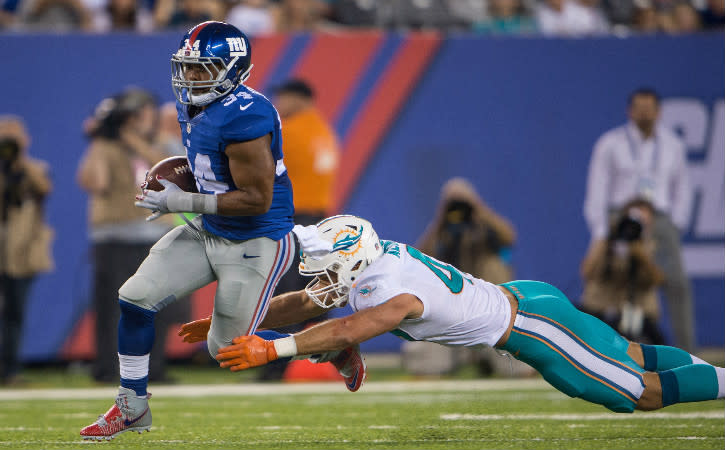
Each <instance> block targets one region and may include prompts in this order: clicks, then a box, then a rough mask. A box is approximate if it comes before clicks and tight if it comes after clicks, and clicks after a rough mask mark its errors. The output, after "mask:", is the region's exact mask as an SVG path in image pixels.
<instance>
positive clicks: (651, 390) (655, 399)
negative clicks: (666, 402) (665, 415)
mask: <svg viewBox="0 0 725 450" xmlns="http://www.w3.org/2000/svg"><path fill="white" fill-rule="evenodd" d="M642 379H644V391H642V395H641V396H640V397H639V400H637V409H639V410H640V411H653V410H655V409H660V408H662V385H661V384H660V377H659V375H657V374H656V373H654V372H645V373H643V374H642Z"/></svg>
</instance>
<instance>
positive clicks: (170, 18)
mask: <svg viewBox="0 0 725 450" xmlns="http://www.w3.org/2000/svg"><path fill="white" fill-rule="evenodd" d="M222 17H224V5H223V3H222V2H220V1H218V0H178V1H177V0H157V1H156V5H155V7H154V22H155V23H156V27H157V28H159V29H161V28H172V29H189V28H191V27H193V26H195V25H197V24H199V23H201V22H206V21H208V20H219V19H221V18H222Z"/></svg>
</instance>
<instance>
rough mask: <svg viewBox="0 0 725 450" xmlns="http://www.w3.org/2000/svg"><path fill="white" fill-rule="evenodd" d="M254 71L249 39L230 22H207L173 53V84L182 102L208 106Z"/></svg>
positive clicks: (177, 97) (195, 29)
mask: <svg viewBox="0 0 725 450" xmlns="http://www.w3.org/2000/svg"><path fill="white" fill-rule="evenodd" d="M250 70H252V47H251V46H250V45H249V38H247V36H246V35H245V34H244V33H242V32H241V31H239V30H238V29H237V28H236V27H234V26H232V25H229V24H228V23H224V22H211V21H210V22H203V23H200V24H199V25H196V26H195V27H193V28H192V29H190V30H189V31H188V32H187V33H186V34H185V35H184V37H183V38H182V39H181V44H180V45H179V49H178V50H177V51H176V53H174V54H173V55H172V56H171V86H172V88H173V89H174V94H175V95H176V99H177V100H179V101H180V102H181V103H184V104H191V105H195V106H204V105H208V104H209V103H211V102H213V101H214V100H216V99H218V98H220V97H223V96H225V95H226V94H228V93H229V92H230V91H231V90H232V89H234V88H236V87H237V86H238V85H239V84H240V83H243V82H244V81H245V80H246V79H247V78H248V77H249V71H250Z"/></svg>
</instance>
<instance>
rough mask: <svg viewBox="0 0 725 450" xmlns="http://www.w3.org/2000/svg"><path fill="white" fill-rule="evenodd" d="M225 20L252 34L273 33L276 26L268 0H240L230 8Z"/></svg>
mask: <svg viewBox="0 0 725 450" xmlns="http://www.w3.org/2000/svg"><path fill="white" fill-rule="evenodd" d="M224 21H225V22H227V23H228V24H231V25H234V26H235V27H237V28H239V29H240V30H244V32H245V33H247V35H250V36H255V35H258V34H265V33H272V32H273V31H274V28H275V22H274V21H275V18H274V14H273V13H272V7H271V5H270V3H269V1H268V0H240V1H238V2H236V4H234V5H233V6H232V7H231V8H230V9H229V11H228V12H227V15H226V19H225V20H224Z"/></svg>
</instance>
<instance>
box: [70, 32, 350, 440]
mask: <svg viewBox="0 0 725 450" xmlns="http://www.w3.org/2000/svg"><path fill="white" fill-rule="evenodd" d="M251 56H252V49H251V47H250V43H249V39H248V38H247V36H246V35H245V34H244V33H242V32H241V31H240V30H238V29H237V28H235V27H234V26H232V25H229V24H226V23H222V22H204V23H201V24H199V25H197V26H195V27H193V28H192V29H190V30H189V32H188V33H187V34H186V35H185V36H184V37H183V39H182V41H181V44H180V46H179V48H178V50H177V51H176V53H174V54H173V56H172V58H171V64H172V78H171V83H172V87H173V90H174V93H175V95H176V100H177V111H178V119H179V124H180V126H181V131H182V139H183V144H184V147H185V148H186V152H187V158H188V160H189V163H190V166H191V169H192V171H193V174H194V177H195V179H196V184H197V188H198V191H199V192H198V193H190V192H185V191H182V190H181V189H180V188H179V187H177V186H176V185H175V184H173V183H171V182H169V181H168V180H164V179H159V182H160V183H161V184H162V185H163V186H164V189H163V190H161V191H151V190H145V191H144V192H143V194H142V195H140V196H138V197H137V198H136V200H137V202H136V206H139V207H142V208H147V209H149V210H151V211H152V214H151V215H150V217H149V219H150V220H153V219H155V218H157V217H159V216H161V215H163V214H166V213H170V212H191V213H198V214H199V216H197V217H196V218H195V219H194V220H193V221H191V222H190V223H188V224H187V225H183V226H179V227H177V228H175V229H174V230H172V231H171V232H169V233H168V234H167V235H166V236H164V237H163V238H161V239H160V240H159V241H158V242H157V243H156V244H155V245H154V247H153V248H152V249H151V251H150V253H149V255H148V257H147V258H146V259H145V260H144V262H143V263H142V264H141V266H140V267H139V268H138V271H137V272H136V274H135V275H134V276H132V277H131V278H129V279H128V281H127V282H126V283H125V284H124V285H123V286H122V287H121V288H120V290H119V302H120V307H121V319H120V321H119V326H118V357H119V362H120V372H121V386H120V388H119V393H118V396H117V398H116V402H115V404H114V405H113V406H112V407H111V409H109V410H108V412H106V414H105V415H103V416H100V417H99V419H98V420H97V421H96V422H94V423H93V424H91V425H89V426H87V427H85V428H83V429H82V430H81V436H83V438H84V439H112V438H113V437H114V436H116V435H117V434H119V433H122V432H125V431H138V432H141V431H143V430H148V429H149V428H150V427H151V411H150V410H149V406H148V397H149V395H148V393H147V391H146V388H147V382H148V362H149V354H150V351H151V347H152V345H153V341H154V325H153V324H154V315H155V314H156V313H157V312H158V311H159V310H161V309H162V308H163V307H164V306H166V305H168V304H169V303H171V302H174V301H176V299H178V298H181V297H184V296H186V295H188V294H189V293H191V292H192V291H194V290H196V289H198V288H201V287H203V286H205V285H207V284H209V283H211V282H213V281H217V282H218V285H217V290H216V295H215V298H214V312H213V315H212V318H211V320H210V324H211V327H210V329H209V332H208V336H207V345H208V348H209V352H210V353H211V354H212V355H216V354H217V351H218V349H220V348H222V347H225V346H227V345H230V344H231V342H232V339H233V338H235V337H236V336H239V335H245V334H252V333H254V332H255V330H256V329H257V328H258V327H259V325H260V323H261V322H262V320H263V319H264V316H265V314H266V312H267V308H268V306H269V299H270V298H271V296H272V293H273V292H274V289H275V286H276V285H277V282H278V281H279V279H280V278H281V277H282V275H284V273H285V272H286V271H287V270H288V268H289V266H290V265H291V262H292V260H293V258H292V255H293V253H294V251H295V244H294V240H293V238H292V232H291V230H292V228H293V222H292V216H293V214H294V208H293V204H292V186H291V183H290V180H289V178H288V176H287V170H286V168H285V166H284V162H283V159H282V137H281V128H280V118H279V115H278V114H277V110H276V109H275V108H274V106H273V105H272V103H271V102H270V101H269V100H268V99H267V98H266V97H264V96H263V95H262V94H260V93H259V92H257V91H255V90H253V89H251V88H249V87H247V86H245V85H244V84H243V83H244V81H245V80H246V79H247V77H248V76H249V72H250V70H251V68H252V64H251ZM341 355H342V354H341Z"/></svg>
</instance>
